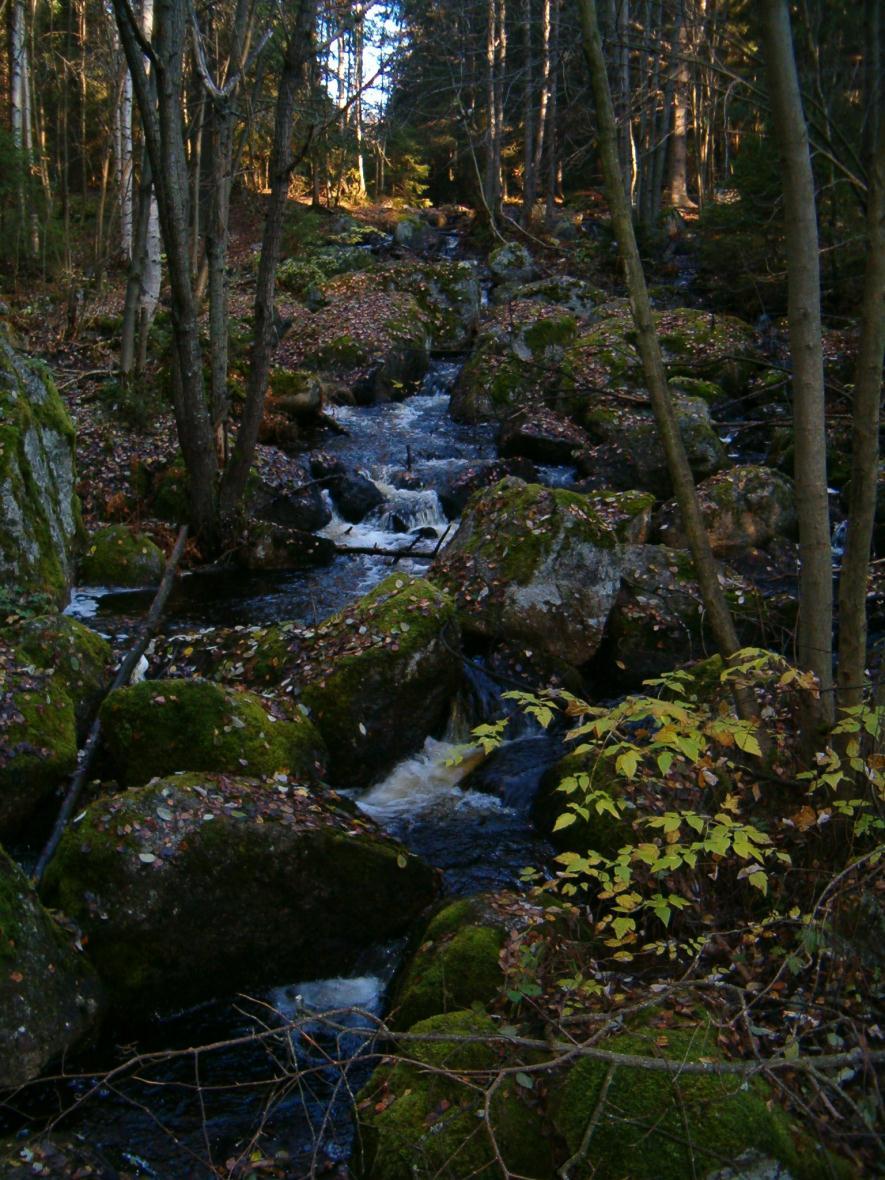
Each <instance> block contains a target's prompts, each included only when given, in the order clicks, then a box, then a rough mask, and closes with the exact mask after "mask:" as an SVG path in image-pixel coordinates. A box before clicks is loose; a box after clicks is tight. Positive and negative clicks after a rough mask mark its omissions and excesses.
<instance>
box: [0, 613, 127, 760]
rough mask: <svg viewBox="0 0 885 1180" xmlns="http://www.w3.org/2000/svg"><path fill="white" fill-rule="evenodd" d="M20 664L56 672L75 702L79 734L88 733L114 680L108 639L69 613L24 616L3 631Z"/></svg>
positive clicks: (58, 684)
mask: <svg viewBox="0 0 885 1180" xmlns="http://www.w3.org/2000/svg"><path fill="white" fill-rule="evenodd" d="M0 634H2V635H3V637H4V638H5V639H7V640H8V641H9V642H10V643H11V644H12V645H13V646H14V647H15V648H17V651H18V659H19V661H20V663H22V664H27V665H32V666H33V667H35V668H40V669H42V670H44V671H47V672H52V673H53V674H54V678H55V683H56V687H58V688H63V689H64V690H65V691H66V692H67V694H68V696H69V697H70V698H71V701H72V702H73V705H74V714H75V717H76V720H77V733H78V735H79V737H80V738H81V739H82V738H83V737H85V735H86V730H87V729H88V727H89V725H90V723H91V721H92V716H93V713H94V711H95V709H96V707H97V705H98V702H99V699H100V697H101V694H102V692H103V691H104V690H105V689H106V688H107V686H108V685H109V684H110V682H111V678H112V676H113V672H114V666H115V662H114V653H113V650H112V648H111V645H110V644H109V643H108V641H107V640H106V639H104V638H102V636H101V635H98V634H96V632H95V631H91V630H90V629H89V628H88V627H86V626H84V625H83V623H80V622H78V621H77V620H76V619H70V618H68V617H67V616H66V615H40V616H39V617H36V618H32V619H22V620H19V621H18V622H16V623H15V624H14V625H11V626H9V627H6V628H4V629H3V630H2V632H0Z"/></svg>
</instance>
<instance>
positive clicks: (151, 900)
mask: <svg viewBox="0 0 885 1180" xmlns="http://www.w3.org/2000/svg"><path fill="white" fill-rule="evenodd" d="M436 887H437V886H436V876H435V874H434V873H433V871H432V870H431V869H430V868H428V867H427V866H426V865H425V864H424V863H423V862H422V861H421V860H419V859H418V858H417V857H416V856H413V855H411V854H410V853H408V852H407V851H406V850H405V849H404V848H403V847H402V845H400V844H398V843H397V842H396V841H394V840H391V839H389V838H388V837H386V836H384V835H383V834H382V833H380V832H379V831H378V829H377V828H376V827H375V825H374V824H372V823H371V821H369V820H366V819H364V818H360V817H358V816H355V815H354V814H353V813H352V811H351V810H350V809H349V808H345V807H344V806H341V805H338V804H336V802H335V800H334V799H330V798H327V799H322V798H320V797H319V796H317V795H315V794H314V792H313V791H312V790H311V789H310V788H309V787H307V786H306V785H305V784H303V783H300V782H299V781H298V780H287V779H285V778H278V779H276V780H274V781H272V782H268V783H265V782H260V781H258V780H254V779H240V778H233V777H229V776H224V775H215V776H212V775H203V774H185V775H176V776H174V777H172V778H167V779H158V780H155V781H154V782H153V783H151V784H149V785H148V786H146V787H139V788H133V789H132V790H129V791H125V792H123V793H122V794H119V795H115V796H112V797H110V798H106V799H102V800H99V801H97V802H96V803H93V804H92V805H91V806H90V807H88V808H87V810H86V814H85V816H84V818H83V819H82V821H81V822H80V823H78V824H77V825H76V827H72V828H69V829H68V831H67V832H66V833H65V836H64V837H63V839H62V841H61V844H60V845H59V849H58V852H57V853H56V855H55V857H54V858H53V859H52V861H51V863H50V865H49V867H48V869H47V873H46V877H45V879H44V886H43V893H44V897H45V899H46V901H47V903H48V904H50V905H53V906H54V907H56V908H59V909H62V910H63V911H64V912H65V913H67V914H68V915H70V916H71V917H72V918H74V919H75V920H76V921H77V923H78V924H79V925H80V927H81V928H82V929H83V930H84V932H85V933H86V934H87V935H88V938H89V942H88V946H89V953H90V955H91V957H92V959H93V961H94V962H95V964H96V966H97V968H98V970H99V973H100V975H101V977H102V979H103V980H104V981H105V982H106V984H107V986H108V988H109V990H110V991H111V993H112V995H113V996H114V998H115V1000H116V1001H117V1002H118V1003H119V1004H121V1005H123V1006H124V1010H127V1009H129V1006H130V1005H131V1006H132V1012H133V1013H134V1014H137V1010H138V1005H141V1004H144V1003H153V1004H159V1005H162V1006H164V1007H167V1008H170V1007H175V1006H178V1005H181V1004H186V1003H192V1002H196V1001H197V1000H200V999H205V998H207V997H208V996H211V995H214V994H218V993H219V992H224V993H227V992H233V991H236V990H238V989H240V988H247V987H256V986H263V985H269V984H274V983H284V982H287V981H291V980H292V979H308V978H323V977H328V976H333V975H339V974H344V973H346V972H347V971H348V970H350V969H352V968H353V966H354V965H355V962H356V959H357V957H358V956H359V954H360V953H361V951H363V950H365V949H366V948H367V947H368V946H370V945H373V944H374V943H377V942H381V941H384V940H386V939H389V938H395V937H398V936H399V935H401V934H403V933H404V932H405V931H406V930H407V929H408V927H409V925H410V924H411V923H412V922H413V921H414V920H415V918H416V917H417V916H418V914H419V913H420V912H421V911H422V910H423V909H424V908H425V907H426V906H427V905H428V904H429V903H430V902H431V901H432V900H433V898H434V895H435V893H436ZM123 1014H124V1013H121V1015H123Z"/></svg>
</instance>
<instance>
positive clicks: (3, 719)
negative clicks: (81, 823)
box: [0, 636, 77, 837]
mask: <svg viewBox="0 0 885 1180" xmlns="http://www.w3.org/2000/svg"><path fill="white" fill-rule="evenodd" d="M76 764H77V721H76V716H75V712H74V704H73V701H72V700H71V697H70V695H69V693H68V691H67V688H66V687H65V685H64V683H63V681H62V680H61V678H59V677H57V676H56V675H55V673H54V672H53V671H52V669H51V668H39V667H37V666H35V665H34V664H33V663H31V661H30V659H29V657H28V656H27V655H23V654H21V653H20V652H19V651H18V649H17V648H16V647H15V646H13V645H12V644H11V643H10V642H9V641H8V639H6V638H4V637H2V636H0V835H2V836H4V837H5V836H9V835H13V834H15V833H17V832H19V831H20V830H21V829H22V828H23V827H24V826H25V825H26V824H27V823H28V822H29V821H30V820H32V819H33V818H34V817H35V816H36V815H37V814H38V813H39V812H40V810H41V809H42V808H43V807H44V806H45V805H46V804H47V803H49V801H50V800H51V799H52V797H53V795H54V793H55V790H56V788H57V787H58V786H59V785H60V784H61V783H62V782H63V781H64V780H65V779H66V778H67V777H68V776H69V775H70V774H71V773H72V772H73V770H74V768H75V766H76Z"/></svg>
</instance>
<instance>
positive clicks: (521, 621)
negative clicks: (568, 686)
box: [431, 478, 621, 666]
mask: <svg viewBox="0 0 885 1180" xmlns="http://www.w3.org/2000/svg"><path fill="white" fill-rule="evenodd" d="M431 577H432V578H433V579H434V580H435V581H437V582H438V583H439V584H440V585H441V586H443V587H445V588H446V589H448V590H449V591H450V592H451V593H452V594H453V595H454V597H455V600H456V602H457V604H458V610H459V612H460V615H461V619H462V625H463V626H464V627H465V628H466V629H468V630H471V631H474V632H477V633H478V634H480V635H483V636H486V637H488V638H494V639H519V640H521V641H523V642H524V643H526V644H528V645H529V646H531V647H532V648H534V650H536V651H539V652H542V653H544V654H545V655H547V656H551V657H553V658H556V659H562V660H565V661H567V662H568V663H569V664H572V665H574V666H579V665H581V664H583V663H585V662H586V661H587V660H589V659H590V658H591V656H592V655H593V654H594V652H595V651H596V649H597V648H598V647H599V644H600V642H601V641H602V635H603V630H604V627H605V624H606V620H607V619H608V615H609V612H610V610H611V608H612V605H613V604H614V601H615V597H616V596H617V593H618V588H619V586H620V577H621V575H620V555H619V546H618V544H617V538H616V536H615V533H614V531H613V530H612V529H611V528H610V527H609V525H608V524H607V523H606V522H605V520H604V519H603V518H602V516H601V515H600V514H599V513H597V512H596V511H595V510H594V508H593V506H592V504H590V502H589V501H588V500H587V498H586V497H584V496H582V495H580V494H578V493H575V492H569V491H566V490H564V489H562V488H545V487H541V486H540V485H538V484H526V483H523V482H522V480H519V479H513V478H507V479H504V480H502V481H501V483H499V484H496V485H495V487H493V488H489V489H487V490H485V491H482V492H479V493H478V494H477V495H475V496H474V497H473V498H472V499H471V500H470V501H469V502H468V504H467V507H466V508H465V510H464V516H463V517H462V520H461V525H460V527H459V529H458V532H457V533H456V534H455V536H454V538H453V540H452V542H451V544H450V545H449V546H448V548H447V549H446V550H445V552H444V553H443V554H442V555H441V556H440V557H439V558H438V559H437V560H436V562H434V565H433V566H432V568H431Z"/></svg>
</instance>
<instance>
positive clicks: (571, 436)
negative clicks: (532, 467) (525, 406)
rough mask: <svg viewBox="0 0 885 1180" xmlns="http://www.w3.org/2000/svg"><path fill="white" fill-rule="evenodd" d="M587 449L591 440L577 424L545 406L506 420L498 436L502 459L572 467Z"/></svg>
mask: <svg viewBox="0 0 885 1180" xmlns="http://www.w3.org/2000/svg"><path fill="white" fill-rule="evenodd" d="M589 446H590V438H589V436H588V435H587V433H586V431H584V430H582V429H581V427H580V426H578V425H577V423H575V422H572V421H571V420H570V419H569V418H566V417H565V416H564V415H563V414H557V413H556V412H555V411H554V410H549V409H547V408H546V407H545V406H539V407H536V408H533V409H531V410H525V411H522V412H521V413H518V414H514V415H513V416H512V417H510V418H508V419H507V421H506V422H504V424H503V425H502V427H501V430H500V433H499V435H498V451H499V453H500V454H501V455H504V456H505V457H510V456H513V455H519V456H521V457H523V458H526V459H532V460H533V461H534V462H536V463H556V464H562V465H565V466H569V465H571V464H574V461H575V455H576V454H579V453H580V452H581V451H584V450H586V448H587V447H589Z"/></svg>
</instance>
